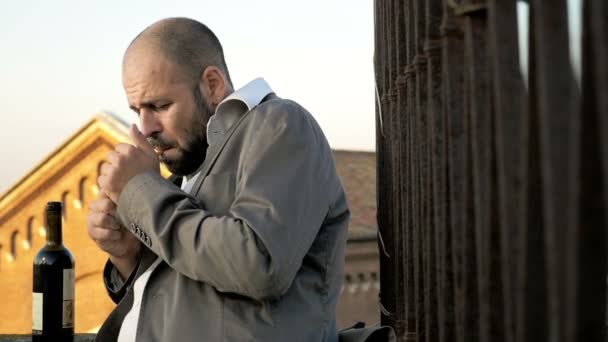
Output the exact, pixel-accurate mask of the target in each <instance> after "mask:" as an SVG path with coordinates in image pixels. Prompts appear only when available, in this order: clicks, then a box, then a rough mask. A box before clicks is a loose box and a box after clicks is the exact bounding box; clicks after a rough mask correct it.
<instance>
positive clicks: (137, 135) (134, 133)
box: [129, 124, 156, 157]
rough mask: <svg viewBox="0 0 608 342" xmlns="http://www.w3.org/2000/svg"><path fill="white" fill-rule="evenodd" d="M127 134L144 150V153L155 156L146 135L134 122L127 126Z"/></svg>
mask: <svg viewBox="0 0 608 342" xmlns="http://www.w3.org/2000/svg"><path fill="white" fill-rule="evenodd" d="M129 136H130V137H131V141H132V142H133V144H135V146H136V147H137V148H139V149H140V150H142V151H144V152H145V153H146V154H149V155H151V156H155V157H156V152H155V151H154V147H152V145H150V143H149V142H148V140H147V139H146V137H145V136H144V135H143V134H142V133H141V132H140V131H139V129H138V128H137V126H135V124H131V127H130V128H129Z"/></svg>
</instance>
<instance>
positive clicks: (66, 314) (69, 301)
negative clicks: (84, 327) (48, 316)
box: [62, 268, 74, 328]
mask: <svg viewBox="0 0 608 342" xmlns="http://www.w3.org/2000/svg"><path fill="white" fill-rule="evenodd" d="M62 323H63V324H62V327H64V328H72V327H74V269H73V268H69V269H64V270H63V320H62Z"/></svg>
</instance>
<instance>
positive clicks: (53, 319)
mask: <svg viewBox="0 0 608 342" xmlns="http://www.w3.org/2000/svg"><path fill="white" fill-rule="evenodd" d="M46 227H47V230H46V245H44V247H42V248H41V249H40V251H39V252H38V254H37V255H36V257H35V258H34V278H33V283H34V284H33V285H34V287H33V296H32V341H33V342H37V341H39V342H42V341H44V342H47V341H49V342H50V341H53V342H66V341H69V342H73V341H74V258H73V257H72V254H71V253H70V251H68V249H67V248H65V246H64V245H63V243H62V239H61V238H62V237H61V203H60V202H48V203H47V205H46Z"/></svg>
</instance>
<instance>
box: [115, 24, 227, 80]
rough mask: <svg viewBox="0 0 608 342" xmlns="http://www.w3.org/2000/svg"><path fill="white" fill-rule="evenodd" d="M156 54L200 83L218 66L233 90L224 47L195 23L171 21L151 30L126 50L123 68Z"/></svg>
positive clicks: (150, 27)
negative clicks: (142, 55) (201, 77)
mask: <svg viewBox="0 0 608 342" xmlns="http://www.w3.org/2000/svg"><path fill="white" fill-rule="evenodd" d="M156 53H160V54H162V56H163V57H164V58H166V59H167V60H169V61H170V62H172V63H174V64H175V65H176V66H177V67H178V69H179V70H180V71H181V73H182V74H183V76H184V77H187V78H192V80H193V81H196V80H198V79H199V78H200V76H201V73H202V72H203V71H204V70H205V69H206V68H207V67H208V66H215V67H217V68H218V69H219V70H220V71H222V72H223V73H224V75H225V77H226V81H227V82H228V84H229V85H230V86H232V82H231V80H230V75H229V73H228V67H227V66H226V61H225V59H224V51H223V49H222V45H221V44H220V42H219V40H218V39H217V37H216V36H215V34H214V33H213V32H212V31H211V30H210V29H209V28H208V27H207V26H205V25H204V24H202V23H200V22H198V21H196V20H192V19H188V18H168V19H163V20H160V21H158V22H156V23H154V24H152V25H150V26H148V27H147V28H146V29H145V30H144V31H142V32H141V33H140V34H139V35H137V37H135V39H133V41H132V42H131V44H130V45H129V47H128V48H127V51H126V52H125V56H124V60H123V68H124V67H126V66H127V65H129V63H132V62H136V61H137V60H138V59H139V58H138V57H140V56H141V54H146V55H149V54H156Z"/></svg>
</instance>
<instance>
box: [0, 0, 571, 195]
mask: <svg viewBox="0 0 608 342" xmlns="http://www.w3.org/2000/svg"><path fill="white" fill-rule="evenodd" d="M569 2H570V4H571V5H573V6H570V8H571V10H572V9H576V10H578V9H577V5H578V6H580V0H569ZM524 12H525V11H524ZM578 14H579V15H580V13H578ZM173 16H186V17H190V18H193V19H197V20H199V21H201V22H203V23H205V24H207V25H208V26H209V27H210V28H211V29H212V30H213V31H214V32H215V33H216V34H217V36H218V37H219V39H220V41H221V42H222V44H223V46H224V51H225V54H226V60H227V63H228V68H229V69H230V74H231V77H232V80H233V82H234V83H235V84H234V85H235V87H237V88H238V87H240V86H242V85H244V84H245V83H247V82H248V81H250V80H251V79H253V78H255V77H264V78H265V79H266V80H267V81H268V82H269V83H270V85H271V87H273V89H274V90H275V91H276V93H277V94H278V95H279V96H282V97H285V98H290V99H293V100H295V101H297V102H299V103H300V104H302V105H303V106H304V107H306V108H307V109H308V110H309V111H310V112H311V113H312V114H313V115H314V116H315V118H316V119H317V121H319V123H320V125H321V127H322V128H323V130H324V131H325V134H326V136H327V137H328V140H329V142H330V144H331V146H332V147H333V148H337V149H350V150H366V151H372V150H374V148H375V125H374V77H373V44H374V42H373V30H374V28H373V25H374V22H373V1H371V0H307V1H287V0H258V1H251V0H248V1H247V0H232V1H218V0H215V1H210V0H196V1H181V0H172V1H160V0H146V1H143V0H132V1H118V0H105V1H96V2H93V1H67V0H53V1H41V0H40V1H32V0H22V1H11V2H7V3H6V4H4V6H3V7H2V10H1V11H0V81H1V82H0V103H1V104H2V106H1V107H0V108H1V112H0V141H1V142H2V149H1V151H2V152H0V153H1V154H0V157H1V158H2V161H3V163H2V168H1V170H0V194H1V193H2V192H3V191H5V190H6V189H8V187H9V186H11V185H13V184H14V183H15V182H16V181H17V180H18V179H19V178H20V177H21V176H23V175H24V174H25V173H27V172H28V171H29V170H31V169H32V168H33V167H34V166H35V165H37V163H38V162H40V161H41V160H42V159H43V158H44V157H46V156H47V155H48V153H49V152H50V151H52V150H54V149H55V148H56V147H57V146H58V145H59V144H61V143H62V142H64V141H65V139H66V138H67V137H69V136H70V135H71V134H72V133H74V132H75V131H76V130H77V129H78V128H79V127H81V126H82V125H83V124H84V123H85V122H87V121H88V120H89V119H90V118H91V117H93V115H94V114H95V113H97V112H99V111H103V110H107V111H111V112H113V113H116V114H118V115H120V116H122V117H123V118H125V119H126V120H127V121H134V120H135V119H136V117H135V115H134V114H132V113H131V112H130V110H129V109H128V105H127V102H126V98H125V95H124V93H123V89H122V84H121V74H120V73H121V60H122V54H123V52H124V50H125V48H126V46H127V45H128V44H129V42H130V41H131V40H132V39H133V37H134V36H135V35H137V33H139V32H140V31H141V30H143V29H144V28H145V27H146V26H148V25H150V24H151V23H153V22H155V21H157V20H159V19H162V18H166V17H173ZM571 26H572V27H571V28H573V29H574V31H573V32H574V35H575V36H576V35H580V25H578V26H577V24H576V23H575V25H571ZM577 30H578V31H577ZM522 31H523V30H522ZM575 58H576V56H575ZM523 62H524V63H525V61H523Z"/></svg>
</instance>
